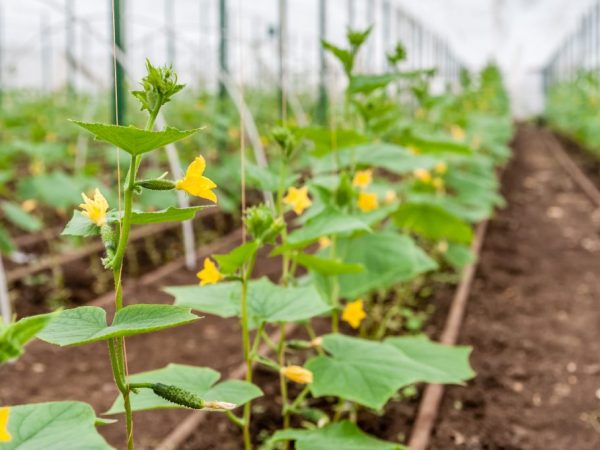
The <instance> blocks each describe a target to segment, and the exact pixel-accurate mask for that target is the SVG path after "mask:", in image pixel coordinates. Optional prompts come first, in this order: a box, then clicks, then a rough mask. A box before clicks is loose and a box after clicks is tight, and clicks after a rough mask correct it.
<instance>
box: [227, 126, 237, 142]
mask: <svg viewBox="0 0 600 450" xmlns="http://www.w3.org/2000/svg"><path fill="white" fill-rule="evenodd" d="M227 134H228V135H229V139H231V140H232V141H236V140H238V139H239V138H240V130H239V129H238V128H230V129H229V131H228V132H227Z"/></svg>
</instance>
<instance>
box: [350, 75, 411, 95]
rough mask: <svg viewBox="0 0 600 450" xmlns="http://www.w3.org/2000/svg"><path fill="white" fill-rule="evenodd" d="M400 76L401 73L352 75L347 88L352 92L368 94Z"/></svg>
mask: <svg viewBox="0 0 600 450" xmlns="http://www.w3.org/2000/svg"><path fill="white" fill-rule="evenodd" d="M401 77H402V74H401V73H382V74H376V75H362V74H361V75H353V76H352V79H351V80H350V86H349V87H348V89H349V90H350V92H352V93H354V94H369V93H371V92H373V91H374V90H376V89H381V88H384V87H386V86H387V85H388V84H390V83H391V82H392V81H396V80H398V79H399V78H401Z"/></svg>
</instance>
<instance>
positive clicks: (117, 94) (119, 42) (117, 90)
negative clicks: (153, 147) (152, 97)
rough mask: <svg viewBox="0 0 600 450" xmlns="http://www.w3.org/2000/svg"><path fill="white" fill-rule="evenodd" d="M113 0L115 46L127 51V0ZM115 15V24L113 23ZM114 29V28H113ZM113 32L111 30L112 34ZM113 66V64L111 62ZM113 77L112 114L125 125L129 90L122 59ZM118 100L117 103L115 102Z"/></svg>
mask: <svg viewBox="0 0 600 450" xmlns="http://www.w3.org/2000/svg"><path fill="white" fill-rule="evenodd" d="M110 1H111V2H112V7H113V8H114V9H113V10H112V14H111V20H110V23H111V26H112V25H114V39H115V47H117V50H118V51H120V52H122V53H125V43H124V34H125V30H124V27H123V20H122V19H123V12H124V8H125V0H110ZM113 17H114V24H113ZM111 31H112V30H111ZM112 34H113V33H112V32H111V33H110V35H112ZM111 67H112V64H111ZM111 78H113V90H112V97H111V102H112V106H113V107H112V108H111V114H112V119H113V123H116V124H119V125H124V124H125V119H126V112H127V107H126V104H127V92H126V90H125V70H124V69H123V65H122V64H121V62H120V61H118V60H117V62H116V69H115V76H114V77H111ZM115 102H116V104H115Z"/></svg>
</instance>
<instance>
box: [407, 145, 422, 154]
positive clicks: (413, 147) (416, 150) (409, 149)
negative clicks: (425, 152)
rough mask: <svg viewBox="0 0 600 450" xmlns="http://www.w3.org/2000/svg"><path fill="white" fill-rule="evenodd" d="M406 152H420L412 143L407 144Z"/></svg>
mask: <svg viewBox="0 0 600 450" xmlns="http://www.w3.org/2000/svg"><path fill="white" fill-rule="evenodd" d="M408 152H409V153H410V154H411V155H418V154H419V153H421V150H419V149H418V148H417V147H415V146H414V145H409V146H408Z"/></svg>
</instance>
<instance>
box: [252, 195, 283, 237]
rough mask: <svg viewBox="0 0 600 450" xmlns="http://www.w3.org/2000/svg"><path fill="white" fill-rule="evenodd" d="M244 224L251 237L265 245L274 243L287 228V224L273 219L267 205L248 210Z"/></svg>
mask: <svg viewBox="0 0 600 450" xmlns="http://www.w3.org/2000/svg"><path fill="white" fill-rule="evenodd" d="M244 223H245V224H246V228H247V230H248V233H250V235H251V236H252V237H253V238H254V239H256V240H258V241H261V242H263V243H265V244H268V243H271V242H273V241H274V240H275V239H276V238H277V236H279V234H280V233H281V231H283V229H284V228H285V222H284V221H283V220H282V219H280V218H277V219H275V218H274V217H273V211H272V210H271V208H269V207H268V206H267V205H259V206H255V207H252V208H248V209H247V210H246V216H245V217H244Z"/></svg>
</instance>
